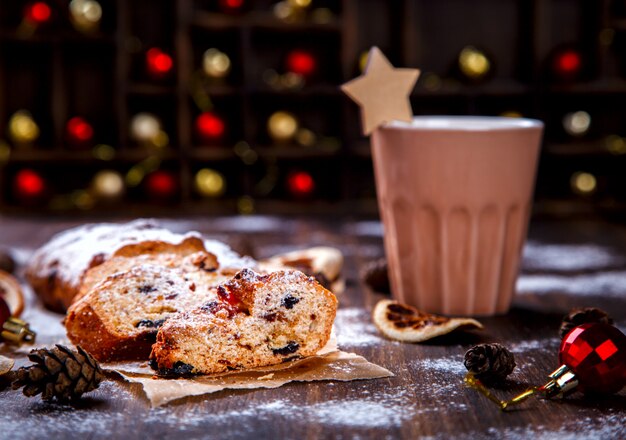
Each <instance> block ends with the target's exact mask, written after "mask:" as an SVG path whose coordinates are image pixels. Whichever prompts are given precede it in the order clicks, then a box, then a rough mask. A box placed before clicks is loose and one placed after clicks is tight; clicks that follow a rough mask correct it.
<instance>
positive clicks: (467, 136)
mask: <svg viewBox="0 0 626 440" xmlns="http://www.w3.org/2000/svg"><path fill="white" fill-rule="evenodd" d="M542 133H543V123H542V122H540V121H536V120H531V119H513V118H495V117H460V116H459V117H453V116H450V117H449V116H441V117H439V116H420V117H415V118H414V119H413V121H412V122H410V123H404V122H393V123H391V124H387V125H386V126H383V127H381V128H380V129H378V130H376V131H374V134H373V135H372V149H373V157H374V170H375V174H376V189H377V193H378V205H379V208H380V212H381V216H382V220H383V224H384V228H385V235H384V241H385V251H386V253H387V259H388V262H389V276H390V282H391V289H392V292H393V296H394V298H395V299H397V300H398V301H401V302H403V303H407V304H412V305H414V306H416V307H418V308H419V309H421V310H424V311H427V312H432V313H442V314H446V315H493V314H500V313H506V312H507V311H508V310H509V307H510V305H511V301H512V298H513V294H514V289H515V281H516V278H517V274H518V269H519V264H520V258H521V251H522V246H523V244H524V240H525V238H526V231H527V227H528V218H529V214H530V209H531V203H532V194H533V188H534V182H535V174H536V170H537V159H538V156H539V149H540V144H541V137H542Z"/></svg>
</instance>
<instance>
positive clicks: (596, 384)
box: [559, 323, 626, 393]
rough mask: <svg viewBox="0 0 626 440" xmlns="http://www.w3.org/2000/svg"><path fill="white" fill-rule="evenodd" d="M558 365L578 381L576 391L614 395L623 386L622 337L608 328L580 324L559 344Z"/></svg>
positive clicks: (625, 339) (625, 338)
mask: <svg viewBox="0 0 626 440" xmlns="http://www.w3.org/2000/svg"><path fill="white" fill-rule="evenodd" d="M559 361H560V363H561V364H564V365H567V366H568V367H569V368H570V369H571V370H572V371H573V372H574V374H575V375H576V377H577V378H578V381H579V385H578V389H579V390H581V391H585V392H591V393H616V392H618V391H619V390H621V389H622V388H623V387H624V386H625V385H626V335H624V333H622V332H621V331H619V330H618V329H617V328H616V327H613V326H612V325H608V324H598V323H593V324H584V325H581V326H578V327H576V328H574V329H572V331H570V332H569V333H568V334H567V335H565V337H564V338H563V342H561V349H560V350H559Z"/></svg>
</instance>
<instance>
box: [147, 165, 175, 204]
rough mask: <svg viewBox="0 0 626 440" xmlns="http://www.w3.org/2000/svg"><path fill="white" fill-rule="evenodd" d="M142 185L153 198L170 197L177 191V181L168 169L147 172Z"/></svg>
mask: <svg viewBox="0 0 626 440" xmlns="http://www.w3.org/2000/svg"><path fill="white" fill-rule="evenodd" d="M144 185H145V188H146V192H147V193H148V195H149V196H150V197H152V198H155V199H172V198H174V196H175V195H176V193H177V192H178V181H177V180H176V177H175V176H174V174H173V173H171V172H170V171H165V170H157V171H154V172H152V173H150V174H148V175H147V176H146V178H145V181H144Z"/></svg>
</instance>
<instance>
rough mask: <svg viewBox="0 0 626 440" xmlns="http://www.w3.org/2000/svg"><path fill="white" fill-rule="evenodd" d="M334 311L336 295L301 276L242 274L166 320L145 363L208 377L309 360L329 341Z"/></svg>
mask: <svg viewBox="0 0 626 440" xmlns="http://www.w3.org/2000/svg"><path fill="white" fill-rule="evenodd" d="M336 310H337V300H336V298H335V296H334V295H333V294H332V293H331V292H329V291H328V290H326V289H325V288H323V287H322V286H321V285H320V284H319V283H318V282H317V281H316V280H315V279H314V278H312V277H308V276H306V275H304V274H303V273H302V272H299V271H296V270H287V271H278V272H272V273H269V274H264V275H261V274H257V273H255V272H254V271H252V270H249V269H244V270H242V271H241V272H239V273H238V274H237V275H236V276H235V277H234V278H232V279H231V280H230V281H228V282H226V283H224V284H222V285H220V286H219V287H218V288H217V298H215V299H213V300H211V301H207V302H205V303H204V304H203V305H202V306H200V307H197V308H195V309H194V310H191V311H188V312H186V313H180V314H176V315H173V316H171V317H170V318H169V319H168V320H167V321H165V323H164V324H163V326H162V327H161V328H160V329H159V331H158V333H157V342H156V344H154V346H153V349H152V354H151V355H150V358H151V365H152V366H153V368H155V369H157V371H159V372H160V373H161V374H165V375H171V374H174V375H181V374H183V375H184V374H196V373H205V374H211V373H220V372H223V371H226V370H228V369H239V368H253V367H259V366H267V365H273V364H278V363H281V362H283V361H285V360H287V359H291V358H294V357H303V356H311V355H314V354H315V353H317V352H318V351H319V350H320V349H321V348H322V347H323V346H324V345H325V344H326V343H327V342H328V339H329V337H330V332H331V328H332V324H333V321H334V319H335V313H336Z"/></svg>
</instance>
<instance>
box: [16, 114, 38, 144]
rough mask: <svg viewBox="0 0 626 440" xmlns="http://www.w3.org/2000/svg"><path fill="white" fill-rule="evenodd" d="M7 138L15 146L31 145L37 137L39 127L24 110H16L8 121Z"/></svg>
mask: <svg viewBox="0 0 626 440" xmlns="http://www.w3.org/2000/svg"><path fill="white" fill-rule="evenodd" d="M9 137H10V138H11V140H12V141H13V142H15V143H16V144H31V143H33V142H35V141H36V140H37V138H38V137H39V127H38V126H37V123H36V122H35V120H34V119H33V117H32V116H31V114H30V113H29V112H27V111H26V110H18V111H16V112H15V113H13V116H11V119H9Z"/></svg>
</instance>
